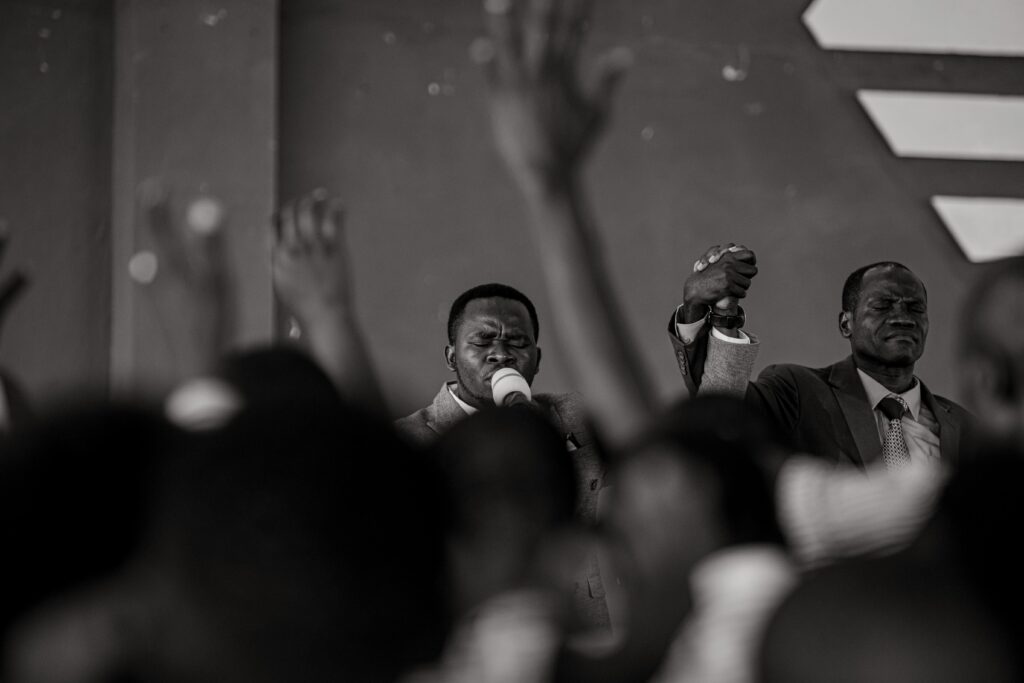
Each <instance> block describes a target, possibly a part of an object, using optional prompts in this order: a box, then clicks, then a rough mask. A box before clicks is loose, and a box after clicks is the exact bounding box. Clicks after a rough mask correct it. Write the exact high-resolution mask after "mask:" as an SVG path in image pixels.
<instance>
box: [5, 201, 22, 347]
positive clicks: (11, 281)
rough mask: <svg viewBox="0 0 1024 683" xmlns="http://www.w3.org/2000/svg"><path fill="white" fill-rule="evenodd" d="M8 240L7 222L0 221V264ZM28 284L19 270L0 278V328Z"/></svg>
mask: <svg viewBox="0 0 1024 683" xmlns="http://www.w3.org/2000/svg"><path fill="white" fill-rule="evenodd" d="M9 240H10V232H9V231H8V229H7V223H6V222H4V221H0V265H3V262H4V253H5V252H6V251H7V243H8V241H9ZM27 285H28V278H27V277H25V274H24V273H22V272H21V271H20V270H14V271H12V272H10V273H8V274H7V276H6V277H4V278H3V279H0V330H2V329H3V325H4V320H6V319H7V313H8V311H10V310H11V306H12V305H13V304H14V302H15V301H17V300H18V297H19V296H21V294H22V293H23V292H24V291H25V287H26V286H27Z"/></svg>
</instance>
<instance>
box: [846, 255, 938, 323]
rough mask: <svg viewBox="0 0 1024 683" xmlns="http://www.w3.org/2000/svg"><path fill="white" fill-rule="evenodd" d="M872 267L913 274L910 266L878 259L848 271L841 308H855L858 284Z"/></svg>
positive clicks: (858, 291) (849, 309)
mask: <svg viewBox="0 0 1024 683" xmlns="http://www.w3.org/2000/svg"><path fill="white" fill-rule="evenodd" d="M874 268H887V269H892V268H902V269H903V270H905V271H907V272H908V273H910V274H911V275H913V274H914V271H912V270H911V269H910V268H907V267H906V266H905V265H903V264H902V263H898V262H896V261H879V262H878V263H871V264H868V265H866V266H862V267H860V268H858V269H857V270H855V271H853V272H852V273H850V275H849V276H848V277H847V278H846V283H845V284H844V285H843V303H842V305H843V309H842V310H844V311H852V310H853V309H855V308H857V301H858V299H860V286H861V283H862V282H864V275H865V274H867V272H868V271H869V270H872V269H874ZM915 277H916V276H915ZM919 279H920V278H919ZM921 287H922V288H923V287H924V283H923V282H922V283H921ZM927 293H928V290H925V295H927Z"/></svg>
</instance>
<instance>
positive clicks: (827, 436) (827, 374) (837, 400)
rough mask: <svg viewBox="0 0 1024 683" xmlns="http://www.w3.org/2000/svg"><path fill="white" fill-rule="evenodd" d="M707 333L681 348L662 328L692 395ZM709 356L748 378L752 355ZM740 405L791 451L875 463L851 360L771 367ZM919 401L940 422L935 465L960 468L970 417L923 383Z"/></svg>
mask: <svg viewBox="0 0 1024 683" xmlns="http://www.w3.org/2000/svg"><path fill="white" fill-rule="evenodd" d="M706 328H707V326H706V325H705V329H704V330H702V335H701V337H700V338H699V339H698V340H696V341H695V342H694V343H691V344H690V345H684V344H683V341H682V340H681V339H679V337H678V336H677V335H676V334H675V326H674V320H672V321H670V323H669V333H670V335H671V339H672V345H673V347H674V349H675V351H676V360H677V361H678V362H679V370H680V372H681V373H682V374H683V379H684V380H685V381H686V386H687V388H688V389H689V390H690V393H691V395H694V394H695V393H696V391H695V390H696V389H698V388H699V385H700V378H701V377H702V375H704V373H705V368H704V367H703V363H704V362H705V360H707V359H708V358H709V353H708V334H707V331H706ZM714 351H715V354H710V355H716V356H720V355H722V354H735V355H736V356H737V357H739V356H744V358H743V361H742V362H739V361H738V362H736V363H735V364H731V363H729V362H727V361H726V362H723V359H721V358H717V359H716V360H715V361H714V365H715V371H716V372H718V371H720V370H721V369H723V368H729V367H734V368H735V369H736V371H737V372H741V373H746V374H747V376H748V377H749V372H750V367H751V366H752V355H751V353H752V352H753V355H756V350H755V349H753V348H751V347H750V346H737V345H731V344H717V345H716V346H715V349H714ZM740 379H741V381H742V380H743V379H745V378H740ZM745 400H746V401H747V403H748V404H749V405H751V406H752V407H754V408H755V409H757V410H758V411H760V412H761V413H763V414H765V415H767V416H768V417H769V418H771V419H772V421H773V422H774V423H775V425H776V426H777V427H778V428H779V431H780V432H781V434H782V436H783V438H788V439H789V440H790V445H791V446H792V447H793V448H795V449H797V450H798V451H802V452H804V453H809V454H814V455H818V456H820V457H823V458H826V459H828V460H832V461H835V462H848V463H852V464H854V465H856V466H858V467H861V468H863V467H864V466H866V465H867V464H869V463H872V462H875V461H876V460H878V459H879V458H881V457H882V445H881V440H880V439H879V438H878V427H877V423H876V422H875V416H874V413H873V411H872V410H871V406H870V405H869V404H868V399H867V394H866V393H865V392H864V385H863V383H861V380H860V376H859V375H858V374H857V368H856V366H855V365H854V363H853V358H852V357H851V356H848V357H847V358H845V359H844V360H842V361H839V362H838V363H835V364H834V365H830V366H828V367H825V368H808V367H804V366H802V365H789V364H786V365H770V366H768V367H767V368H765V369H764V370H763V371H762V372H761V374H760V375H759V376H758V378H757V381H756V382H750V383H749V384H748V385H747V389H746V397H745ZM921 400H922V402H923V403H924V405H926V406H927V407H928V409H929V410H930V411H931V412H932V414H933V415H935V419H936V421H937V422H938V423H939V444H940V451H941V456H942V459H943V460H945V461H946V462H949V463H953V464H955V463H957V462H959V461H960V458H961V452H962V451H963V450H965V441H966V439H965V432H967V431H969V429H970V422H971V418H970V414H969V413H968V412H967V411H966V410H964V409H963V408H961V407H960V406H959V405H957V404H956V403H954V402H953V401H950V400H949V399H947V398H943V397H942V396H936V395H935V394H933V393H932V392H931V391H929V390H928V387H927V386H925V384H924V383H923V382H922V383H921Z"/></svg>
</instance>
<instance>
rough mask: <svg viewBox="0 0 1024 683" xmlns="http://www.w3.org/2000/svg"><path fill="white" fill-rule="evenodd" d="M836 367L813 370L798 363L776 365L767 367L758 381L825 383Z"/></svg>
mask: <svg viewBox="0 0 1024 683" xmlns="http://www.w3.org/2000/svg"><path fill="white" fill-rule="evenodd" d="M834 367H835V366H834V365H829V366H826V367H823V368H812V367H809V366H807V365H798V364H797V363H775V364H772V365H768V366H766V367H765V368H764V370H762V371H761V373H760V374H759V375H758V380H759V381H760V380H765V379H774V378H779V379H784V378H788V379H791V380H793V381H799V380H808V381H818V380H821V381H824V380H826V379H828V376H829V375H830V374H831V372H832V369H833V368H834Z"/></svg>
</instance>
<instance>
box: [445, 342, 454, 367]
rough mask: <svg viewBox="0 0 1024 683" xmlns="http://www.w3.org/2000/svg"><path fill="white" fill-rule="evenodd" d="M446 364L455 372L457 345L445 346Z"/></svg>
mask: <svg viewBox="0 0 1024 683" xmlns="http://www.w3.org/2000/svg"><path fill="white" fill-rule="evenodd" d="M444 364H445V365H446V366H448V369H449V370H450V371H452V372H455V347H454V346H452V345H451V344H449V345H448V346H446V347H444Z"/></svg>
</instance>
